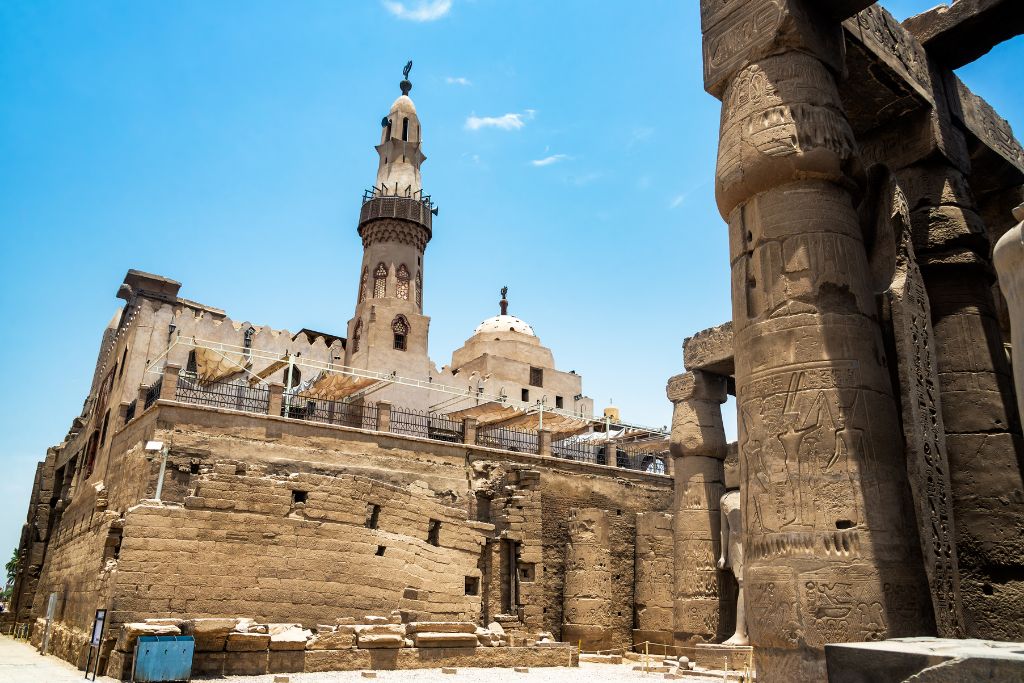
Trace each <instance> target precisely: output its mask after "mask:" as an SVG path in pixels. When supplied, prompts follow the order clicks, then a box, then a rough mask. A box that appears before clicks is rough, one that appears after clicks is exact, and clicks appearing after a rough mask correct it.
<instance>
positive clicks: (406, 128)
mask: <svg viewBox="0 0 1024 683" xmlns="http://www.w3.org/2000/svg"><path fill="white" fill-rule="evenodd" d="M402 139H403V140H405V141H408V140H409V119H408V118H404V119H402Z"/></svg>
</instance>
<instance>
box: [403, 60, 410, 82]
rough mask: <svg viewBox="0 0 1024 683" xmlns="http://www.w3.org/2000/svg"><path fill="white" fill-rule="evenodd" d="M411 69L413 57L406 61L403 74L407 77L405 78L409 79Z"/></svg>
mask: <svg viewBox="0 0 1024 683" xmlns="http://www.w3.org/2000/svg"><path fill="white" fill-rule="evenodd" d="M410 71H412V60H411V59H410V60H409V61H408V62H406V63H405V68H404V69H402V76H403V77H404V78H405V80H409V72H410Z"/></svg>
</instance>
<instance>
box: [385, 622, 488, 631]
mask: <svg viewBox="0 0 1024 683" xmlns="http://www.w3.org/2000/svg"><path fill="white" fill-rule="evenodd" d="M495 626H498V625H497V624H495ZM405 628H406V632H407V633H422V632H429V633H476V629H477V625H476V624H474V623H472V622H469V621H414V622H412V623H409V624H406V627H405ZM498 628H501V626H498ZM504 632H505V631H504V630H502V631H501V633H504Z"/></svg>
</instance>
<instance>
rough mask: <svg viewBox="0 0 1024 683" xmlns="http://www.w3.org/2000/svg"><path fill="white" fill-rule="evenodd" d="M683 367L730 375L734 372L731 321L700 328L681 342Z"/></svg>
mask: <svg viewBox="0 0 1024 683" xmlns="http://www.w3.org/2000/svg"><path fill="white" fill-rule="evenodd" d="M683 367H684V368H686V369H687V370H705V371H707V372H711V373H714V374H716V375H725V376H727V377H731V376H733V375H734V374H736V363H735V360H734V358H733V350H732V321H730V322H727V323H722V324H721V325H718V326H716V327H710V328H708V329H706V330H701V331H700V332H698V333H697V334H695V335H693V336H692V337H687V338H686V340H685V341H684V342H683Z"/></svg>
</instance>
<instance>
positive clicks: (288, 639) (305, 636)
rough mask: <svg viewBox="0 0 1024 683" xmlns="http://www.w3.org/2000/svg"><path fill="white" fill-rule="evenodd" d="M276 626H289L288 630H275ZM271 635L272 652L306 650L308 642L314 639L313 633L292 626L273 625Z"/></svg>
mask: <svg viewBox="0 0 1024 683" xmlns="http://www.w3.org/2000/svg"><path fill="white" fill-rule="evenodd" d="M275 626H287V628H275ZM269 635H270V649H271V651H273V650H305V649H306V642H307V641H308V640H309V639H310V638H312V637H313V632H312V631H310V630H308V629H304V628H302V627H301V626H295V625H291V624H271V625H270V633H269ZM332 635H333V634H332Z"/></svg>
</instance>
